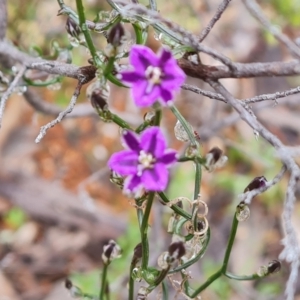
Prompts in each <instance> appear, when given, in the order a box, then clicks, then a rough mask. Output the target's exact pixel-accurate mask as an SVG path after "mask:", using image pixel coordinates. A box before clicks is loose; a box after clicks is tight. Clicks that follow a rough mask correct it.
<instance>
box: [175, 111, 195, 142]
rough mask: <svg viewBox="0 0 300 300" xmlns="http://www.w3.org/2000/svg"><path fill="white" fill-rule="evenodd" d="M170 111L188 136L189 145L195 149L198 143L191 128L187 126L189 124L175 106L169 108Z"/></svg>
mask: <svg viewBox="0 0 300 300" xmlns="http://www.w3.org/2000/svg"><path fill="white" fill-rule="evenodd" d="M170 109H171V111H172V112H173V114H174V115H175V116H176V118H177V119H178V121H179V122H180V123H181V125H182V126H183V128H184V130H185V131H186V133H187V135H188V136H189V139H190V142H191V144H192V145H193V146H195V147H197V146H198V143H197V141H196V138H195V135H194V132H193V131H192V130H191V127H190V126H189V124H188V122H187V121H186V119H185V118H184V117H183V116H182V114H181V113H180V111H179V110H178V109H177V107H176V106H174V105H172V106H170Z"/></svg>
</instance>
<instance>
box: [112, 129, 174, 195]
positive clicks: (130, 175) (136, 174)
mask: <svg viewBox="0 0 300 300" xmlns="http://www.w3.org/2000/svg"><path fill="white" fill-rule="evenodd" d="M123 141H124V144H125V145H126V146H127V148H128V149H127V150H122V151H120V152H117V153H115V154H113V155H112V156H111V158H110V159H109V161H108V165H109V167H110V168H111V169H112V170H114V171H115V172H117V173H118V174H120V175H122V176H127V178H126V179H125V181H124V191H125V192H133V193H138V192H139V191H141V190H142V189H143V188H144V189H145V190H147V191H163V190H164V189H165V188H166V187H167V184H168V177H169V172H168V170H167V168H168V167H169V166H170V165H171V164H173V163H174V162H175V161H176V160H177V157H176V151H175V150H172V149H166V141H165V138H164V136H163V134H162V132H161V130H160V129H159V127H150V128H148V129H146V130H145V131H144V132H143V133H142V134H141V136H140V137H138V136H137V135H136V134H135V133H133V132H131V131H125V132H124V134H123Z"/></svg>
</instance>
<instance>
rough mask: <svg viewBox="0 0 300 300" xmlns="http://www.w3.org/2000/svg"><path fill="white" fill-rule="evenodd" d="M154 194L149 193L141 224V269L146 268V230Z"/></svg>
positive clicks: (147, 259) (147, 257)
mask: <svg viewBox="0 0 300 300" xmlns="http://www.w3.org/2000/svg"><path fill="white" fill-rule="evenodd" d="M154 196H155V193H154V192H151V193H149V196H148V200H147V204H146V208H145V212H144V216H143V221H142V226H141V240H142V251H143V255H142V269H143V270H146V269H147V268H148V261H149V243H148V236H147V231H148V222H149V217H150V212H151V208H152V204H153V200H154Z"/></svg>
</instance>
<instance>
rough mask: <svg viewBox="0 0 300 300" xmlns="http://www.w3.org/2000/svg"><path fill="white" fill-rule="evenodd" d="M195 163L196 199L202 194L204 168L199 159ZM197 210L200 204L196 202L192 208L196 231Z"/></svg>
mask: <svg viewBox="0 0 300 300" xmlns="http://www.w3.org/2000/svg"><path fill="white" fill-rule="evenodd" d="M194 164H195V186H194V200H196V199H198V197H199V194H200V182H201V176H202V170H201V165H200V164H199V162H198V161H197V160H195V161H194ZM197 211H198V204H197V203H194V204H193V208H192V221H193V225H194V229H195V231H197V228H198V226H197V225H198V224H197V222H198V220H197Z"/></svg>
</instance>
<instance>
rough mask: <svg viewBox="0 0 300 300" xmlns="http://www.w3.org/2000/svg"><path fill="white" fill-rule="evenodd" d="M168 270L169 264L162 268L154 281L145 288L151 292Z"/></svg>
mask: <svg viewBox="0 0 300 300" xmlns="http://www.w3.org/2000/svg"><path fill="white" fill-rule="evenodd" d="M169 270H170V266H168V267H167V268H166V269H163V270H161V271H160V273H159V275H158V276H157V278H156V279H155V281H154V283H153V284H152V285H151V286H149V287H148V288H147V290H148V292H149V293H150V292H152V291H153V290H154V289H155V288H156V287H157V286H158V285H159V284H161V283H162V281H163V280H164V279H165V278H166V276H167V275H168V272H169Z"/></svg>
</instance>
